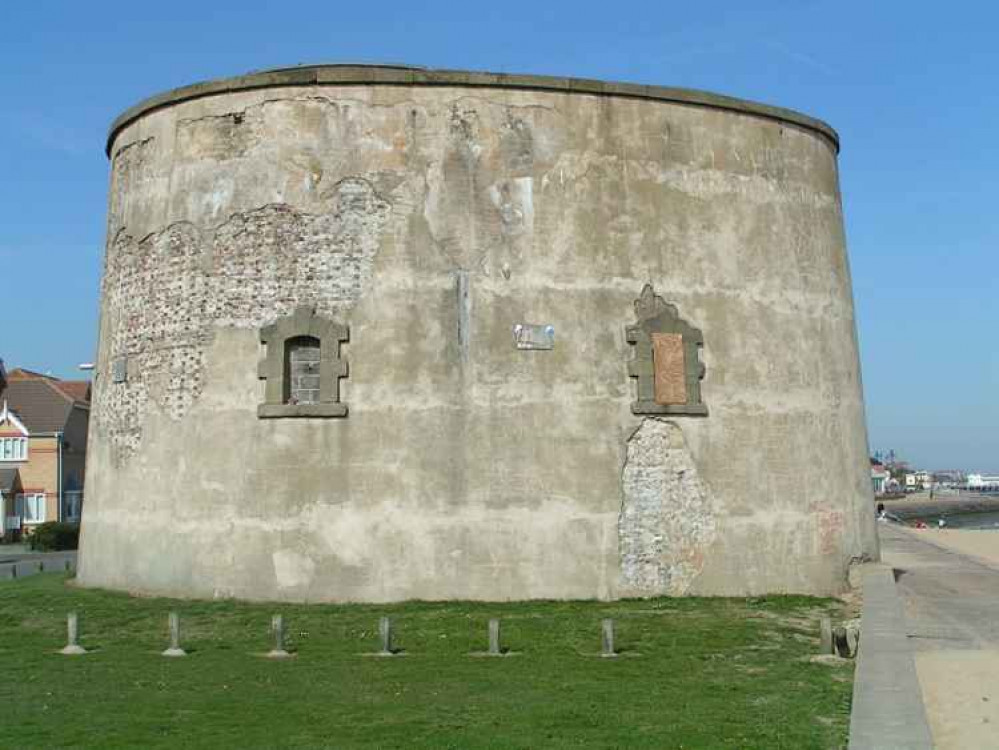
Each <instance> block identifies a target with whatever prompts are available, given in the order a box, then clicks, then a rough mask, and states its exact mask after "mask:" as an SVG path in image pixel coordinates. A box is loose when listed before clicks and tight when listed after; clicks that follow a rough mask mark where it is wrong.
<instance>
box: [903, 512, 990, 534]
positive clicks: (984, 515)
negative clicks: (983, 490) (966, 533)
mask: <svg viewBox="0 0 999 750" xmlns="http://www.w3.org/2000/svg"><path fill="white" fill-rule="evenodd" d="M941 518H943V520H944V522H945V523H946V526H945V527H944V528H948V529H981V530H993V531H999V511H994V510H990V511H982V512H980V513H938V514H934V515H926V516H919V517H916V518H909V519H906V523H907V524H908V525H910V526H911V525H913V524H914V523H916V522H917V521H920V520H922V521H923V522H925V523H926V525H927V526H934V527H935V526H937V525H938V522H939V520H940V519H941Z"/></svg>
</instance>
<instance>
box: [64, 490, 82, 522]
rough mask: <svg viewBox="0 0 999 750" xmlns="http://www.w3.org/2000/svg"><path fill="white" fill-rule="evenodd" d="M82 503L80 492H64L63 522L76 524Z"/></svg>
mask: <svg viewBox="0 0 999 750" xmlns="http://www.w3.org/2000/svg"><path fill="white" fill-rule="evenodd" d="M82 501H83V493H82V492H80V491H72V492H69V491H68V492H66V493H64V494H63V520H64V521H69V522H71V523H76V522H77V521H79V520H80V506H81V505H82Z"/></svg>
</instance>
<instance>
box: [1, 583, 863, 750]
mask: <svg viewBox="0 0 999 750" xmlns="http://www.w3.org/2000/svg"><path fill="white" fill-rule="evenodd" d="M840 606H841V605H840V604H839V603H838V602H836V601H834V600H827V599H813V598H807V597H772V598H764V599H693V598H691V599H654V600H632V601H622V602H611V603H604V602H520V603H503V604H487V603H473V602H446V603H425V602H409V603H405V604H398V605H283V604H247V603H241V602H231V601H215V602H209V601H186V600H171V599H156V598H136V597H130V596H127V595H124V594H118V593H112V592H107V591H99V590H85V589H77V588H75V587H73V586H71V585H69V583H68V581H67V579H66V578H65V577H64V576H62V575H59V574H45V575H36V576H32V577H30V578H24V579H20V580H16V581H11V582H5V583H0V664H2V666H3V675H4V676H3V679H2V680H0V706H3V707H4V710H3V727H2V729H0V747H8V748H17V749H18V750H23V749H25V748H90V747H93V748H102V749H111V748H185V750H186V749H189V748H229V747H239V748H354V747H366V748H561V747H590V748H740V749H745V748H788V749H789V750H790V749H793V750H804V749H805V748H840V747H845V746H846V736H847V725H848V721H849V710H850V694H851V690H852V677H853V667H852V664H849V663H846V664H841V665H838V666H835V665H834V666H830V665H827V664H817V663H813V662H810V661H809V659H808V657H809V656H810V655H811V654H813V653H814V652H815V651H816V650H817V645H818V639H817V633H818V625H817V618H818V617H820V616H822V615H832V616H834V617H835V616H837V615H838V614H839V612H840ZM171 609H176V610H177V611H179V612H180V614H181V621H182V629H183V642H182V645H183V646H184V648H185V649H187V650H188V651H189V652H190V655H189V656H188V657H186V658H180V659H169V658H164V657H162V656H160V652H161V651H162V650H163V649H164V648H166V646H167V612H168V611H170V610H171ZM71 610H75V611H77V612H79V615H80V626H81V639H80V642H81V644H82V645H83V646H85V647H86V648H88V649H90V650H91V653H89V654H87V655H85V656H77V657H69V656H61V655H59V654H58V653H57V652H58V650H59V648H61V647H62V646H63V645H64V644H65V632H66V631H65V627H66V625H65V618H66V613H67V612H69V611H71ZM275 613H280V614H283V615H284V618H285V621H286V623H287V631H288V638H287V642H288V644H289V647H290V648H291V649H293V650H295V651H296V652H297V656H296V658H294V659H290V660H286V661H271V660H267V659H264V658H261V657H260V656H258V655H259V654H262V653H265V652H266V651H267V650H268V649H269V648H270V646H271V640H270V637H269V635H268V628H269V625H270V616H271V614H275ZM381 615H389V616H391V617H392V618H393V622H394V625H395V628H396V645H397V646H398V647H399V648H401V649H403V650H404V652H405V655H404V656H402V657H399V658H392V659H369V658H364V657H363V656H362V654H364V653H367V652H374V651H377V650H378V618H379V617H380V616H381ZM490 617H499V618H501V621H502V637H503V642H504V646H506V647H508V648H510V649H511V650H512V651H514V652H517V654H516V655H514V656H510V657H507V658H498V659H484V658H474V657H470V656H469V655H468V654H469V653H470V652H475V651H483V650H485V648H486V642H487V635H486V623H487V621H488V619H489V618H490ZM605 617H611V618H614V619H615V621H616V624H617V646H618V648H619V649H620V650H621V652H622V655H621V657H620V658H618V659H601V658H599V656H597V654H598V652H599V650H600V620H601V619H602V618H605Z"/></svg>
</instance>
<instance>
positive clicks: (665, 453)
mask: <svg viewBox="0 0 999 750" xmlns="http://www.w3.org/2000/svg"><path fill="white" fill-rule="evenodd" d="M108 149H109V155H110V157H111V163H112V175H111V189H110V208H109V220H108V244H107V252H106V259H105V271H104V279H103V286H102V304H101V330H100V343H99V353H98V360H97V370H96V378H95V387H94V400H93V407H92V408H93V419H92V420H91V440H90V454H89V456H88V463H87V471H88V474H87V485H86V486H87V501H86V504H85V510H84V518H83V540H82V549H81V553H80V567H79V580H80V582H81V583H83V584H84V585H89V586H107V587H113V588H122V589H128V590H134V591H142V592H150V593H162V594H171V595H190V596H235V597H244V598H250V599H285V600H303V601H319V600H360V601H392V600H401V599H410V598H422V599H449V598H469V599H519V598H535V597H555V598H567V597H601V598H614V597H620V596H634V595H655V594H762V593H766V592H808V593H817V594H828V593H833V592H836V591H838V590H840V589H841V588H842V587H843V585H844V584H845V575H846V569H847V566H848V564H849V561H850V560H851V559H854V558H859V557H863V556H876V555H877V549H876V541H875V538H874V533H873V531H874V530H873V517H872V502H871V486H870V480H869V472H868V462H867V441H866V433H865V427H864V410H863V401H862V393H861V384H860V378H859V368H858V359H857V345H856V338H855V327H854V317H853V307H852V298H851V288H850V277H849V271H848V266H847V258H846V252H845V247H844V238H843V221H842V216H841V205H840V196H839V187H838V178H837V165H836V152H837V142H836V136H835V134H834V133H833V132H832V131H831V130H830V129H829V128H828V127H827V126H825V125H823V124H822V123H819V122H817V121H814V120H810V119H809V118H806V117H803V116H800V115H795V114H794V113H790V112H786V111H783V110H776V109H771V108H768V107H763V106H760V105H753V104H749V103H744V102H738V101H736V100H731V99H727V98H723V97H715V96H712V95H707V94H700V93H696V92H683V91H675V90H669V89H656V88H648V87H634V86H621V85H613V84H601V83H596V82H585V81H565V80H563V79H543V78H529V77H496V76H489V75H486V74H470V73H443V72H426V71H414V70H408V69H401V68H400V69H384V68H382V69H379V68H363V67H362V68H352V67H341V68H337V67H320V68H305V69H294V70H290V71H277V72H274V73H267V74H257V75H251V76H248V77H245V78H242V79H234V80H230V81H222V82H216V83H212V84H203V85H199V86H195V87H190V88H188V89H180V90H178V91H175V92H171V93H169V94H166V95H163V96H160V97H155V98H154V99H152V100H149V101H147V102H145V103H143V104H141V105H139V106H138V107H137V108H134V109H133V110H130V111H129V112H127V113H125V115H123V117H122V118H120V120H119V121H118V122H117V123H116V124H115V126H114V127H113V129H112V133H111V136H110V139H109V144H108ZM647 285H650V287H651V288H650V289H648V290H646V291H645V294H644V296H643V290H645V289H646V286H647ZM640 297H641V300H640ZM636 300H640V301H639V304H638V307H637V308H636ZM670 305H672V306H674V308H675V310H674V308H669V306H670ZM666 309H670V310H674V312H675V314H676V315H677V316H678V317H679V318H680V319H682V320H683V321H684V322H685V324H687V325H688V326H689V327H688V328H685V329H683V330H685V331H687V332H688V333H685V334H684V336H687V338H686V339H684V341H685V342H687V344H690V341H691V340H692V339H691V338H690V334H689V331H690V330H694V329H696V330H697V331H699V333H700V335H702V337H703V346H701V347H699V349H700V352H699V356H700V362H701V363H703V365H704V373H703V377H700V376H699V374H698V373H697V369H696V357H697V354H696V353H695V354H694V355H693V356H694V361H693V362H692V360H691V356H690V351H694V350H693V349H690V350H688V356H687V359H686V360H684V362H685V363H686V367H687V368H688V369H687V370H686V373H687V380H686V383H687V391H686V392H687V393H688V396H689V394H690V392H691V391H690V389H691V388H692V387H694V386H696V385H697V384H699V387H700V400H701V402H702V404H703V407H706V411H707V414H706V415H703V414H684V413H681V414H677V413H662V414H656V413H652V414H635V413H633V411H632V404H633V402H635V401H636V399H637V398H638V396H637V395H636V393H637V388H638V387H639V382H640V380H639V379H637V378H635V377H632V376H631V374H633V373H632V372H631V368H633V367H635V366H636V365H633V364H631V363H632V362H633V360H635V359H636V356H637V352H636V350H637V349H638V348H639V347H638V346H636V345H635V344H634V343H632V342H629V338H628V337H629V335H630V334H629V333H628V332H627V330H626V329H628V327H629V326H635V325H636V323H637V322H639V321H640V320H641V311H642V310H645V311H646V312H648V311H649V310H654V311H660V312H661V311H662V310H666ZM636 310H637V312H636ZM671 314H672V313H668V314H667V317H669V315H671ZM636 315H638V317H637V318H636ZM296 316H298V317H296ZM310 316H314V317H311V318H310ZM308 320H313V321H322V325H324V326H328V328H324V329H323V330H328V331H329V330H335V331H340V330H341V327H342V330H343V331H344V338H345V339H346V340H344V341H342V342H341V343H340V344H339V347H340V348H339V354H340V357H339V359H336V346H335V344H334V345H333V346H332V347H330V346H328V339H330V338H331V335H326V338H324V339H323V355H322V356H323V365H322V366H323V368H326V369H323V373H322V377H323V382H325V383H327V384H328V383H330V382H332V383H333V385H332V387H333V388H334V389H335V387H336V384H337V383H338V384H339V391H338V394H335V395H336V396H338V403H339V404H343V405H344V406H345V407H346V409H341V411H346V412H347V413H346V416H331V415H329V414H326V415H325V416H305V417H303V416H301V414H302V413H304V412H302V410H301V408H299V407H286V406H277V407H274V409H275V413H276V414H277V416H273V415H272V416H271V417H264V416H262V415H264V414H265V412H266V409H267V408H270V407H261V404H265V402H268V401H272V400H273V396H274V393H278V392H279V390H280V389H279V388H278V390H274V391H270V390H268V389H270V388H277V386H276V385H275V383H276V382H277V381H276V380H275V378H277V377H278V375H276V374H275V373H278V372H279V370H280V367H281V364H280V362H281V360H280V355H278V358H277V359H274V358H273V353H274V351H277V349H274V347H277V346H279V342H278V341H277V337H278V336H279V332H280V331H285V330H292V328H293V327H294V325H298V324H301V325H302V326H305V327H306V328H308V325H313V326H315V325H320V324H319V323H312V324H310V323H308ZM296 321H297V323H296ZM518 324H534V325H537V326H539V328H537V329H529V330H530V331H532V332H535V333H536V332H538V331H542V332H543V334H541V336H542V339H544V342H542V345H547V344H550V343H551V337H552V333H551V331H552V328H553V329H554V334H553V336H554V345H553V347H552V348H550V349H540V350H524V349H520V348H518V347H517V345H516V343H515V337H514V333H513V331H514V326H516V325H518ZM282 326H285V328H283V327H282ZM287 326H292V328H287ZM549 326H550V327H551V328H549ZM300 327H301V326H300ZM347 329H349V334H348V333H346V331H347ZM302 330H305V329H304V328H303V329H302ZM310 330H311V329H310ZM280 335H283V334H280ZM268 336H270V337H271V338H270V339H268ZM676 340H677V341H679V340H680V339H679V338H677V339H676ZM264 341H267V343H263V342H264ZM545 342H546V343H545ZM535 343H537V342H535ZM269 350H270V351H269ZM646 356H647V357H648V356H649V355H646ZM656 356H657V357H658V356H659V355H656ZM344 361H345V362H346V365H345V367H344V371H345V373H346V376H345V377H338V376H337V373H335V372H334V370H335V369H336V368H337V367H340V366H341V365H340V364H338V363H340V362H344ZM656 361H657V362H658V361H659V360H658V359H657V360H656ZM268 362H270V363H271V364H268ZM274 362H277V364H273V363H274ZM649 362H651V360H649ZM272 366H273V368H277V369H268V368H269V367H272ZM330 368H332V369H330ZM691 368H693V369H691ZM331 373H333V374H331ZM262 375H266V376H267V378H268V379H267V380H262V379H261V376H262ZM680 381H682V377H681V379H680ZM680 381H675V382H680ZM650 382H651V381H650ZM675 382H674V384H675ZM329 387H330V386H324V388H326V389H327V390H326V391H324V394H326V395H324V398H326V397H327V395H328V394H329V393H331V392H332V391H330V390H329ZM657 387H658V386H657ZM658 393H659V392H658V391H657V394H658ZM278 398H280V396H279V397H278ZM657 398H658V396H657ZM330 408H333V407H330ZM335 408H337V409H340V407H335ZM296 409H298V411H297V412H296ZM282 410H284V411H282ZM667 411H668V410H667ZM282 414H287V416H281V415H282Z"/></svg>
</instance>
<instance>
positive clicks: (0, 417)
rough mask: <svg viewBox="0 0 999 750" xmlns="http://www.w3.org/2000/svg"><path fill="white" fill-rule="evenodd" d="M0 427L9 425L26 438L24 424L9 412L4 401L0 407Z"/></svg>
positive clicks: (26, 432)
mask: <svg viewBox="0 0 999 750" xmlns="http://www.w3.org/2000/svg"><path fill="white" fill-rule="evenodd" d="M0 425H10V426H11V427H14V428H15V429H17V431H18V432H20V433H21V434H22V435H24V436H25V437H27V436H28V428H27V427H25V426H24V422H22V421H21V420H20V419H18V418H17V415H16V414H14V412H12V411H11V410H10V408H9V407H8V406H7V401H6V400H5V401H4V402H3V405H2V406H0Z"/></svg>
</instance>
